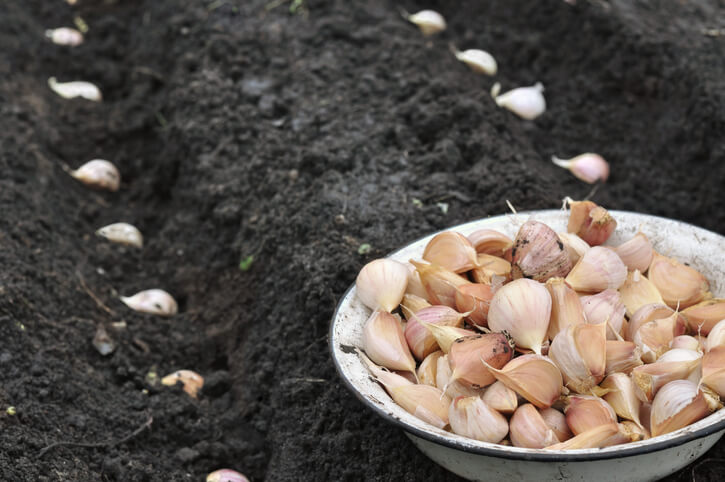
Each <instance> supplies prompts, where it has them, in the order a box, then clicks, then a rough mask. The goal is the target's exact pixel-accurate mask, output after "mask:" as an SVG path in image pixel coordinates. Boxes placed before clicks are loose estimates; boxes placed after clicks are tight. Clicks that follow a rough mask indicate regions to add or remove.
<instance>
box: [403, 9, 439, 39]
mask: <svg viewBox="0 0 725 482" xmlns="http://www.w3.org/2000/svg"><path fill="white" fill-rule="evenodd" d="M407 20H408V21H409V22H411V23H414V24H415V25H417V26H418V28H419V29H420V31H421V32H422V33H423V35H425V36H429V35H434V34H437V33H438V32H442V31H444V30H445V29H446V19H445V18H443V15H441V14H440V13H438V12H435V11H433V10H421V11H420V12H418V13H414V14H412V15H408V16H407Z"/></svg>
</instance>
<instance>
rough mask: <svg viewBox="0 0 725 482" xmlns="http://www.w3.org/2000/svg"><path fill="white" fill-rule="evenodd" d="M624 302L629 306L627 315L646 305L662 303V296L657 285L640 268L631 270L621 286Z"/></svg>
mask: <svg viewBox="0 0 725 482" xmlns="http://www.w3.org/2000/svg"><path fill="white" fill-rule="evenodd" d="M619 293H620V294H621V295H622V302H623V303H624V306H626V307H627V317H628V318H632V315H633V314H634V313H635V312H636V311H637V310H638V309H640V308H641V307H643V306H644V305H651V304H653V303H659V304H662V303H664V301H662V296H660V292H659V290H658V289H657V287H656V286H655V285H654V283H652V282H651V281H650V280H648V279H647V277H645V276H644V275H643V274H642V273H640V272H639V270H638V269H635V270H634V271H630V272H629V273H628V274H627V279H626V280H625V281H624V284H622V286H620V287H619Z"/></svg>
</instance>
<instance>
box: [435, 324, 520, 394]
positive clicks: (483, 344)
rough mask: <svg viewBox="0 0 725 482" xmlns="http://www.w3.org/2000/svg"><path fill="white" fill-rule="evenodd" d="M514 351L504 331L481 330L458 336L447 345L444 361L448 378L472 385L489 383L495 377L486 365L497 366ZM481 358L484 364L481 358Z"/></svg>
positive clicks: (479, 385)
mask: <svg viewBox="0 0 725 482" xmlns="http://www.w3.org/2000/svg"><path fill="white" fill-rule="evenodd" d="M513 354H514V344H513V341H512V340H511V338H510V337H509V336H508V335H507V334H506V333H485V334H479V335H473V336H466V337H463V338H459V339H457V340H456V341H454V342H453V344H452V345H451V349H450V352H448V362H449V363H450V365H451V370H452V375H451V379H452V380H458V381H460V382H461V383H463V384H465V385H468V386H470V387H472V388H482V387H485V386H488V385H491V384H492V383H493V382H495V381H496V378H495V377H494V376H493V374H491V372H490V371H489V369H488V368H487V367H493V368H501V367H503V366H504V365H506V364H507V363H508V362H509V361H510V360H511V358H513ZM482 361H483V362H485V363H486V365H485V366H484V365H483V364H482V363H481V362H482Z"/></svg>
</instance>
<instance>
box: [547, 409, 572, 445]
mask: <svg viewBox="0 0 725 482" xmlns="http://www.w3.org/2000/svg"><path fill="white" fill-rule="evenodd" d="M539 413H540V414H541V418H543V419H544V421H545V422H546V424H547V425H548V426H549V428H550V429H551V430H553V431H554V434H555V435H556V438H558V439H559V440H560V441H561V442H565V441H567V440H569V439H570V438H572V437H573V436H574V434H573V433H571V429H570V428H569V425H567V423H566V416H565V415H564V414H563V413H561V412H560V411H558V410H556V409H555V408H551V407H549V408H544V409H541V410H539Z"/></svg>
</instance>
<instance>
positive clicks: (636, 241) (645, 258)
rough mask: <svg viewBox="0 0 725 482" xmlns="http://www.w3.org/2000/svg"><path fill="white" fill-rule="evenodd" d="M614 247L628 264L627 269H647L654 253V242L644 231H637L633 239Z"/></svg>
mask: <svg viewBox="0 0 725 482" xmlns="http://www.w3.org/2000/svg"><path fill="white" fill-rule="evenodd" d="M612 249H613V250H614V252H615V253H617V254H618V255H619V257H620V258H621V259H622V261H623V262H624V264H626V265H627V269H630V270H635V269H637V270H639V271H640V272H641V273H644V272H645V271H647V269H648V268H649V265H650V263H651V262H652V256H653V255H654V250H653V249H652V243H651V242H650V240H649V239H648V238H647V236H645V235H644V233H637V234H635V235H634V237H633V238H632V239H630V240H628V241H625V242H624V243H622V244H620V245H619V246H616V247H614V248H612Z"/></svg>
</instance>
